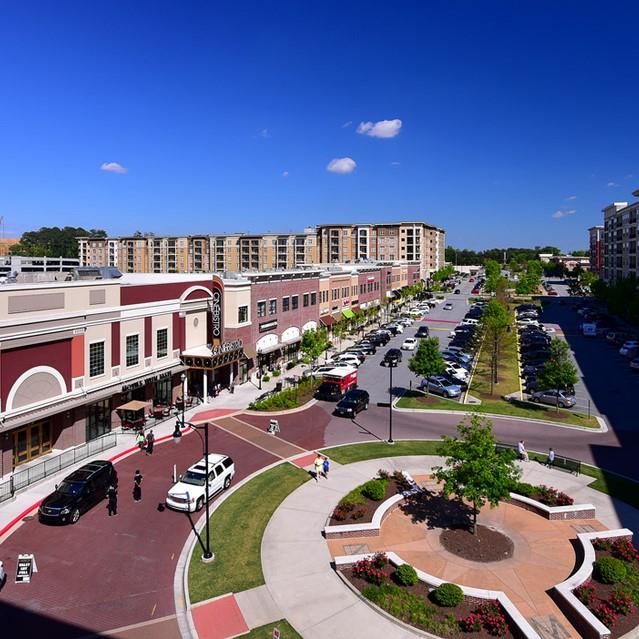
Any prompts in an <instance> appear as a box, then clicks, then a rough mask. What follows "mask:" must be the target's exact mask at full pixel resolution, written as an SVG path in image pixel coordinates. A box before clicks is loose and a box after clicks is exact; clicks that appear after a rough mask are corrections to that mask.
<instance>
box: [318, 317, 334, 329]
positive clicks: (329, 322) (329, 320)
mask: <svg viewBox="0 0 639 639" xmlns="http://www.w3.org/2000/svg"><path fill="white" fill-rule="evenodd" d="M319 321H320V324H322V326H326V327H327V328H330V327H331V326H333V324H335V320H334V319H333V316H332V315H322V316H320V318H319Z"/></svg>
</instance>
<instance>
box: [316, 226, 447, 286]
mask: <svg viewBox="0 0 639 639" xmlns="http://www.w3.org/2000/svg"><path fill="white" fill-rule="evenodd" d="M317 234H318V252H319V256H318V257H319V261H320V262H324V263H333V262H344V263H351V262H357V261H361V260H402V261H418V262H419V263H420V264H421V267H422V272H423V276H424V277H428V276H429V275H430V274H431V273H433V272H434V271H436V270H438V269H440V268H442V267H443V266H444V249H445V243H446V233H445V231H444V230H443V229H440V228H438V227H436V226H432V225H430V224H425V223H424V222H395V223H388V224H320V225H319V226H318V227H317Z"/></svg>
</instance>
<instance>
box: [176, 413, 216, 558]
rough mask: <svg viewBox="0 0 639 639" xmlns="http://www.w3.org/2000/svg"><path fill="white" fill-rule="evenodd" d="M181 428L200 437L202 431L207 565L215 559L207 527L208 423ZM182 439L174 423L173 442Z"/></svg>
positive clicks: (208, 513) (178, 427) (184, 425)
mask: <svg viewBox="0 0 639 639" xmlns="http://www.w3.org/2000/svg"><path fill="white" fill-rule="evenodd" d="M182 426H183V427H184V428H186V427H187V426H189V427H190V428H192V429H193V430H195V432H196V433H197V434H198V435H200V432H199V431H201V430H203V431H204V440H203V442H202V443H203V445H204V460H205V461H204V466H205V468H206V471H205V473H206V474H205V479H204V499H205V500H206V524H205V525H206V545H205V547H204V552H203V553H202V561H203V562H204V563H209V562H211V561H213V560H214V559H215V555H214V554H213V553H212V552H211V533H210V526H209V519H210V512H209V499H210V494H209V423H208V422H205V423H204V424H199V425H197V424H191V423H190V422H184V421H183V422H182ZM181 437H182V433H181V432H180V424H179V423H177V422H176V424H175V431H174V432H173V441H174V442H175V443H176V444H177V443H179V442H180V439H181ZM200 439H202V435H200Z"/></svg>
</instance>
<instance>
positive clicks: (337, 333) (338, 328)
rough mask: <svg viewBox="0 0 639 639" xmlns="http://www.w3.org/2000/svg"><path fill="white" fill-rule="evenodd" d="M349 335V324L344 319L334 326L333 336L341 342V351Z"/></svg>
mask: <svg viewBox="0 0 639 639" xmlns="http://www.w3.org/2000/svg"><path fill="white" fill-rule="evenodd" d="M346 333H348V324H347V323H346V322H345V321H344V320H343V319H342V320H340V321H339V322H337V323H336V324H333V336H334V337H336V338H337V339H338V340H339V350H340V351H341V350H342V340H343V339H344V337H346Z"/></svg>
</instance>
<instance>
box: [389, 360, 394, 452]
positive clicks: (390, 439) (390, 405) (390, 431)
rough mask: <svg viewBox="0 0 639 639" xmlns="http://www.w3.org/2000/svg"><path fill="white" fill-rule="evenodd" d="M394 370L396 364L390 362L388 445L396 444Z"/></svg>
mask: <svg viewBox="0 0 639 639" xmlns="http://www.w3.org/2000/svg"><path fill="white" fill-rule="evenodd" d="M393 368H395V362H394V361H392V360H391V361H390V362H388V369H389V372H390V387H389V388H388V395H389V398H390V401H389V402H388V443H389V444H394V443H395V442H394V441H393Z"/></svg>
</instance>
